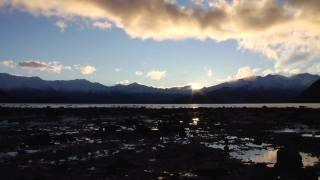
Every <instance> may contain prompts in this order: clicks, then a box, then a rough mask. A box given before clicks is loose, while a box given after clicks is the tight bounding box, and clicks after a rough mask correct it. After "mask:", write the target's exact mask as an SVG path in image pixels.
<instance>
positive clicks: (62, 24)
mask: <svg viewBox="0 0 320 180" xmlns="http://www.w3.org/2000/svg"><path fill="white" fill-rule="evenodd" d="M55 25H56V26H57V27H58V28H59V29H60V32H64V31H65V30H66V29H67V24H66V22H65V21H62V20H60V21H57V22H56V23H55Z"/></svg>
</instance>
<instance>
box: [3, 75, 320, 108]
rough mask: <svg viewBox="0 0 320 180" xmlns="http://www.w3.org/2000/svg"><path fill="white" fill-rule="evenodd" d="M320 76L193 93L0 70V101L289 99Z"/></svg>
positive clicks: (250, 81)
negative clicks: (29, 75) (50, 77)
mask: <svg viewBox="0 0 320 180" xmlns="http://www.w3.org/2000/svg"><path fill="white" fill-rule="evenodd" d="M318 79H319V76H317V75H311V74H298V75H295V76H291V77H285V76H281V75H267V76H265V77H261V76H257V77H251V78H244V79H239V80H235V81H230V82H225V83H222V84H218V85H216V86H211V87H208V88H203V89H201V90H199V91H196V92H193V91H192V89H191V87H190V86H184V87H173V88H166V89H163V88H155V87H150V86H145V85H142V84H138V83H132V84H129V85H121V84H118V85H115V86H105V85H102V84H99V83H93V82H90V81H88V80H85V79H76V80H68V81H61V80H59V81H46V80H42V79H40V78H39V77H23V76H14V75H10V74H5V73H0V82H1V84H0V102H92V103H221V102H223V103H246V102H288V101H290V100H292V99H295V98H296V97H298V96H299V95H300V94H301V93H302V92H303V91H304V90H305V89H307V88H308V87H309V86H310V85H311V84H312V83H314V82H315V81H317V80H318Z"/></svg>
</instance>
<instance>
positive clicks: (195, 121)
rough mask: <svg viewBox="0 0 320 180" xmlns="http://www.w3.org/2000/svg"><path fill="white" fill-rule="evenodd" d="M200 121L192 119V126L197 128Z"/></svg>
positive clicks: (196, 118)
mask: <svg viewBox="0 0 320 180" xmlns="http://www.w3.org/2000/svg"><path fill="white" fill-rule="evenodd" d="M199 121H200V119H199V118H198V117H195V118H192V125H194V126H196V125H198V123H199Z"/></svg>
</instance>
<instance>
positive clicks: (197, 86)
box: [190, 83, 204, 90]
mask: <svg viewBox="0 0 320 180" xmlns="http://www.w3.org/2000/svg"><path fill="white" fill-rule="evenodd" d="M190 86H191V89H192V90H199V89H202V88H203V87H204V86H203V85H202V84H200V83H190Z"/></svg>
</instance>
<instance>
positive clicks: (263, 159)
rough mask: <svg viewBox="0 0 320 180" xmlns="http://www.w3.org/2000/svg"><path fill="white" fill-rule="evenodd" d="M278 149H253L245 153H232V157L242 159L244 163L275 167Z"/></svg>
mask: <svg viewBox="0 0 320 180" xmlns="http://www.w3.org/2000/svg"><path fill="white" fill-rule="evenodd" d="M277 151H278V150H277V149H273V148H270V149H267V150H265V149H262V150H259V149H253V150H249V151H244V152H232V153H230V155H231V157H234V158H236V159H240V160H242V161H244V162H254V163H266V164H267V166H268V167H273V166H274V164H275V163H276V162H277Z"/></svg>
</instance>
